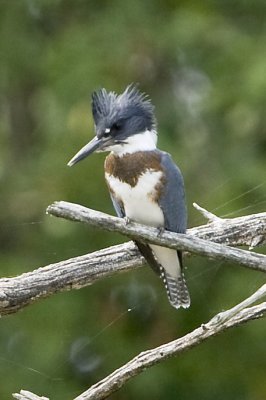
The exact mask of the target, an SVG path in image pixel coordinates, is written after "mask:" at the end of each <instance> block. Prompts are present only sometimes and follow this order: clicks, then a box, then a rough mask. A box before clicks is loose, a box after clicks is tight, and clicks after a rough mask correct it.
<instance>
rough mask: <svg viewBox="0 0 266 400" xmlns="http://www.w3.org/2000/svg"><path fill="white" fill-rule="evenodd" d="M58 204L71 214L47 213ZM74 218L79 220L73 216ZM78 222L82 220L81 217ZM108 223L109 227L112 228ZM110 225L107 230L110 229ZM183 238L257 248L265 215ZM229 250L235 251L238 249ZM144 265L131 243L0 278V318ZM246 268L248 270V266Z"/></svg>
mask: <svg viewBox="0 0 266 400" xmlns="http://www.w3.org/2000/svg"><path fill="white" fill-rule="evenodd" d="M57 204H59V205H64V207H65V209H66V210H68V208H69V207H70V211H69V210H68V211H67V212H71V210H72V205H71V204H70V206H69V203H64V202H60V203H56V205H53V206H50V207H49V208H48V210H49V212H50V211H52V207H57ZM74 206H75V207H74V213H76V210H77V209H78V210H79V209H80V208H81V209H82V211H84V212H85V215H86V213H87V209H86V208H85V207H81V206H78V205H74ZM57 212H59V211H57ZM94 215H96V217H97V216H100V223H102V222H101V221H103V220H104V219H106V218H107V219H108V218H110V221H113V220H116V221H117V220H118V222H119V223H120V224H122V225H123V227H124V228H129V227H128V226H125V223H124V221H123V220H119V219H118V218H114V217H109V216H107V215H106V214H103V213H99V212H96V211H94ZM75 218H78V216H77V215H76V214H75ZM79 218H83V214H82V213H81V217H80V216H79ZM110 221H109V224H111V225H112V222H111V223H110ZM97 223H99V222H97ZM111 225H110V227H109V228H110V229H111ZM136 225H137V224H136ZM136 225H135V226H136ZM137 226H138V225H137ZM132 227H133V228H132ZM132 227H131V229H134V225H132ZM142 228H143V227H142ZM144 228H146V227H144ZM147 231H148V232H152V231H154V230H152V228H147ZM149 234H150V233H149ZM151 235H153V236H154V237H155V240H157V241H160V240H161V237H159V238H158V235H157V231H156V230H155V233H151ZM165 235H170V239H171V234H169V233H167V234H166V233H165V234H164V235H163V236H165ZM174 236H175V235H174ZM179 236H180V235H179ZM181 236H182V235H181ZM184 236H186V237H187V239H190V236H191V238H192V239H194V240H195V239H196V238H197V237H198V238H201V239H208V240H211V241H212V242H218V243H226V244H230V245H231V246H235V245H248V246H250V245H251V244H252V243H253V244H254V243H255V242H256V243H257V244H258V243H259V242H260V243H265V240H266V213H261V214H253V215H248V216H245V217H240V218H233V219H226V220H220V219H218V218H217V220H215V219H213V222H212V223H210V224H207V225H202V226H199V227H196V228H192V229H189V230H188V231H187V235H183V237H184ZM209 244H210V242H208V245H209ZM232 250H235V251H237V249H232ZM238 251H240V250H238ZM245 253H248V254H249V256H251V257H252V260H254V259H255V260H262V262H261V263H260V262H259V264H257V265H258V269H259V270H262V271H264V272H265V271H266V266H265V256H263V255H259V254H255V253H250V252H245ZM245 253H244V254H245ZM241 254H242V253H241ZM144 264H145V261H144V259H143V257H142V256H141V255H140V253H139V252H138V250H137V249H136V247H135V246H134V244H133V243H132V242H127V243H124V244H122V245H118V246H112V247H109V248H106V249H103V250H100V251H97V252H94V253H91V254H87V255H84V256H80V257H76V258H72V259H69V260H66V261H61V262H58V263H55V264H51V265H48V266H46V267H42V268H39V269H36V270H34V271H32V272H29V273H25V274H22V275H20V276H18V277H14V278H2V279H0V315H6V314H11V313H14V312H17V311H18V310H20V309H21V308H23V307H25V306H27V305H29V304H32V303H34V302H36V301H37V300H39V299H41V298H45V297H48V296H51V295H53V294H55V293H57V292H62V291H66V290H71V289H79V288H82V287H84V286H88V285H90V284H92V283H94V282H96V281H97V280H98V279H101V278H104V277H108V276H110V275H112V274H114V273H118V272H123V271H128V270H131V269H134V268H138V267H140V266H142V265H144ZM263 264H264V266H263ZM246 266H247V267H248V266H249V265H246ZM253 268H254V266H253ZM255 268H256V267H255Z"/></svg>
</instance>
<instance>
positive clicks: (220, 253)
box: [47, 201, 266, 272]
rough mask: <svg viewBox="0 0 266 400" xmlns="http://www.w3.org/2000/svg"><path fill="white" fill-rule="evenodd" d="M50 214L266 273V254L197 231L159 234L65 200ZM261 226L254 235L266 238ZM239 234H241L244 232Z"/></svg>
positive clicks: (53, 208)
mask: <svg viewBox="0 0 266 400" xmlns="http://www.w3.org/2000/svg"><path fill="white" fill-rule="evenodd" d="M47 212H48V213H49V214H51V215H54V216H56V217H61V218H65V219H69V220H72V221H78V222H85V223H87V224H90V225H93V226H96V227H98V228H101V229H104V230H107V231H114V232H119V233H122V234H124V235H126V236H128V237H129V238H131V239H138V240H140V241H145V242H149V243H153V244H157V245H161V246H165V247H169V248H172V249H178V250H183V251H189V252H191V253H194V254H198V255H201V256H206V257H209V258H215V259H218V260H224V261H232V262H235V263H238V264H240V265H243V266H247V267H248V268H254V269H257V270H259V271H264V272H265V271H266V256H265V255H262V254H257V253H252V252H250V251H246V250H240V249H235V248H232V247H229V246H227V245H224V244H223V245H221V244H219V243H214V242H213V241H211V240H204V239H200V238H198V237H195V236H196V234H195V233H196V232H197V231H195V230H194V235H184V234H180V233H172V232H167V231H165V232H163V233H160V234H158V230H157V229H156V228H152V227H147V226H144V225H140V224H137V223H135V222H130V223H129V224H128V223H126V221H125V220H124V219H122V218H117V217H112V216H110V215H107V214H104V213H102V212H99V211H95V210H91V209H89V208H86V207H83V206H80V205H78V204H73V203H67V202H64V201H60V202H56V203H53V204H52V205H50V206H49V207H48V209H47ZM261 218H263V215H261ZM264 219H266V214H265V215H264ZM225 221H226V222H225V223H224V227H223V230H224V231H226V232H227V236H224V240H225V241H227V242H228V235H229V236H230V235H231V230H228V228H227V224H228V220H225ZM264 222H265V221H264ZM212 224H214V226H215V224H216V223H215V222H213V223H212ZM221 225H222V223H221V222H220V220H219V222H218V226H219V232H220V237H221ZM261 225H262V226H263V227H262V229H261V231H259V233H258V230H256V234H255V235H254V236H256V237H258V234H259V235H260V236H265V235H266V223H265V224H263V223H261ZM242 228H243V225H242ZM194 229H195V228H194ZM238 230H239V229H238ZM244 230H246V229H244ZM205 235H206V232H205ZM239 235H241V233H240V231H239ZM244 235H246V233H245V232H243V236H244ZM193 236H194V237H193ZM235 236H236V235H235V234H234V235H233V238H235ZM249 239H250V237H249ZM233 240H235V239H233Z"/></svg>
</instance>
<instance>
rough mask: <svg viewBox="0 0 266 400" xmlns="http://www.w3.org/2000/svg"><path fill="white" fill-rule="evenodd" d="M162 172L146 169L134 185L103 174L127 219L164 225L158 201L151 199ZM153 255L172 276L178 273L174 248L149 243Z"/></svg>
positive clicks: (158, 225) (178, 268)
mask: <svg viewBox="0 0 266 400" xmlns="http://www.w3.org/2000/svg"><path fill="white" fill-rule="evenodd" d="M161 176H162V172H160V171H147V172H146V173H145V174H143V175H141V176H140V178H139V180H138V183H137V185H136V186H134V187H131V186H130V185H129V184H128V183H125V182H122V181H120V180H119V179H118V178H115V177H114V176H112V175H109V174H105V178H106V180H107V181H108V184H109V186H110V188H111V189H112V190H113V192H114V193H115V195H116V197H117V198H120V199H121V200H122V202H123V205H124V209H125V214H126V216H127V217H128V218H129V219H132V220H133V221H136V222H139V223H140V224H144V225H150V226H154V227H162V226H164V216H163V212H162V210H161V208H160V207H159V205H158V203H156V202H155V201H153V200H152V198H153V195H155V187H156V185H157V183H158V182H159V181H160V179H161ZM150 246H151V248H152V250H153V253H154V254H155V257H156V258H157V260H158V261H159V263H160V264H161V265H162V266H163V268H164V269H165V270H166V271H167V272H168V273H169V274H170V275H171V276H173V277H178V276H179V275H180V265H179V260H178V257H177V252H176V250H172V249H168V248H164V247H160V246H156V245H150Z"/></svg>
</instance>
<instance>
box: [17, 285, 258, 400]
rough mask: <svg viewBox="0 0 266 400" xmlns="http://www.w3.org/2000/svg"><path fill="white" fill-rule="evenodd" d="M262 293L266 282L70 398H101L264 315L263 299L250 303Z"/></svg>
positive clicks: (23, 398)
mask: <svg viewBox="0 0 266 400" xmlns="http://www.w3.org/2000/svg"><path fill="white" fill-rule="evenodd" d="M265 295H266V285H263V286H262V287H261V288H260V289H259V290H258V291H257V292H255V293H254V294H253V295H252V296H250V297H249V298H248V299H246V300H244V301H243V302H241V303H240V304H238V305H236V306H235V307H233V308H231V309H229V310H227V311H225V312H223V313H220V314H217V315H216V316H214V317H213V318H212V319H211V320H210V321H209V322H208V323H206V324H202V325H201V326H200V327H199V328H196V329H195V330H194V331H192V332H190V333H188V334H186V335H185V336H183V337H181V338H178V339H176V340H173V341H171V342H169V343H166V344H163V345H161V346H159V347H156V348H154V349H151V350H147V351H144V352H142V353H140V354H139V355H138V356H136V357H135V358H133V359H132V360H130V361H129V362H128V363H127V364H125V365H123V366H122V367H120V368H118V369H117V370H116V371H114V372H113V373H111V374H110V375H108V376H107V377H106V378H104V379H102V380H101V381H99V382H98V383H96V384H95V385H93V386H91V387H90V388H89V389H88V390H86V391H85V392H83V393H82V394H80V395H79V396H78V397H76V398H75V399H74V400H101V399H105V398H107V397H108V396H110V395H111V394H112V393H114V392H115V391H117V390H118V389H120V388H121V387H122V386H123V385H125V383H126V382H127V381H128V380H129V379H131V378H133V377H135V376H137V375H139V374H141V373H142V372H144V371H145V370H146V369H147V368H150V367H152V366H153V365H156V364H158V363H160V362H163V361H165V360H167V359H168V358H171V357H176V356H178V355H179V354H181V353H183V352H185V351H187V350H190V349H191V348H193V347H195V346H198V345H200V344H201V343H203V342H204V341H206V340H207V339H209V338H211V337H213V336H216V335H218V334H221V333H222V332H224V331H226V330H227V329H230V328H233V327H236V326H238V325H240V324H243V323H246V322H248V321H251V320H253V319H258V318H262V317H264V316H265V314H266V302H262V303H260V304H259V305H256V306H251V305H252V304H254V303H255V302H257V301H258V300H260V299H262V298H263V297H265ZM23 393H26V394H28V393H29V392H25V391H22V392H21V394H22V395H23ZM21 394H20V395H19V394H14V395H13V396H14V397H15V398H16V399H20V400H27V399H31V397H26V396H25V397H22V396H21ZM32 395H33V394H32ZM19 396H21V397H19ZM33 396H35V395H33ZM35 398H36V400H37V399H40V400H41V399H42V398H39V397H32V399H35Z"/></svg>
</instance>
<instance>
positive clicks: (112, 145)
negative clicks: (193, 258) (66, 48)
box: [68, 83, 190, 309]
mask: <svg viewBox="0 0 266 400" xmlns="http://www.w3.org/2000/svg"><path fill="white" fill-rule="evenodd" d="M91 107H92V116H93V120H94V128H95V133H96V134H95V136H94V138H93V139H92V140H91V141H90V142H89V143H88V144H86V145H85V146H84V147H82V149H81V150H80V151H79V152H78V153H77V154H76V155H75V156H74V157H73V158H72V159H71V160H70V161H69V163H68V166H72V165H74V164H76V163H77V162H79V161H81V160H83V159H84V158H85V157H87V156H89V155H90V154H92V153H94V152H96V153H99V152H108V153H109V154H108V155H107V157H106V159H105V163H104V174H105V180H106V183H107V186H108V189H109V193H110V197H111V200H112V203H113V206H114V209H115V212H116V214H117V215H118V216H119V217H121V218H124V219H125V222H126V223H130V221H134V222H137V223H140V224H144V225H147V226H151V227H156V228H157V229H158V234H160V233H161V232H163V231H164V230H165V231H170V232H178V233H185V232H186V227H187V209H186V200H185V189H184V180H183V176H182V174H181V172H180V169H179V168H178V167H177V165H176V164H175V163H174V162H173V160H172V158H171V155H170V154H169V153H167V152H164V151H161V150H159V149H158V148H157V121H156V117H155V109H154V106H153V104H152V102H151V100H150V98H149V96H148V95H147V94H145V93H143V92H141V91H140V90H139V88H138V86H137V85H136V84H133V83H132V84H130V85H128V86H127V87H126V89H125V91H124V92H122V93H121V94H117V93H116V92H114V91H110V92H108V91H107V90H106V89H104V88H102V89H99V90H97V91H95V92H93V93H92V99H91ZM135 243H136V245H137V247H138V249H139V251H140V253H141V254H142V255H143V256H144V258H145V259H146V262H147V264H148V265H150V267H151V268H152V269H153V270H154V271H155V272H156V273H157V274H158V275H159V276H160V277H161V278H162V280H163V282H164V284H165V287H166V291H167V295H168V299H169V301H170V304H171V305H172V306H173V307H175V308H176V309H179V308H180V307H182V308H188V307H189V306H190V295H189V291H188V288H187V285H186V281H185V277H184V273H183V269H184V268H183V262H182V252H181V251H179V250H175V249H169V248H166V247H162V246H158V245H154V244H146V243H143V242H141V241H139V240H136V241H135Z"/></svg>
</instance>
